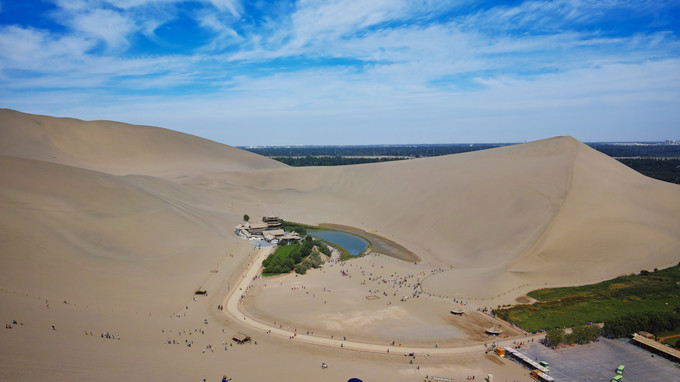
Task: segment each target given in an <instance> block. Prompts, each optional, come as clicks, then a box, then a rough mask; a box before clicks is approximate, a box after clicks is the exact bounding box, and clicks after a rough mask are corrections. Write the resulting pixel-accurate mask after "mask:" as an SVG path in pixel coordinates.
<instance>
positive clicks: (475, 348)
mask: <svg viewBox="0 0 680 382" xmlns="http://www.w3.org/2000/svg"><path fill="white" fill-rule="evenodd" d="M272 249H273V247H266V248H262V249H260V251H259V253H258V255H257V257H256V258H255V260H253V261H252V262H251V263H250V266H249V267H248V269H247V270H246V271H245V272H244V274H243V276H241V278H240V280H239V281H238V285H237V286H236V287H234V288H233V289H232V290H231V291H229V293H228V294H227V295H226V296H225V298H224V299H223V300H222V305H224V306H225V307H226V309H225V310H224V314H225V315H227V316H231V317H232V318H234V319H236V320H238V322H241V323H243V324H244V325H246V326H249V327H251V328H253V329H256V330H258V331H260V332H262V333H269V334H270V335H275V336H280V337H284V338H285V337H288V338H289V339H291V340H294V341H296V342H303V343H308V344H313V345H320V346H326V347H335V348H343V349H348V350H356V351H363V352H372V353H388V352H389V353H394V352H396V354H399V353H414V354H416V355H432V356H435V355H436V356H449V355H461V354H483V353H485V352H486V350H487V347H486V345H485V344H484V343H483V342H478V343H474V344H470V345H464V346H455V347H434V346H432V347H413V346H409V347H404V346H388V345H378V344H372V343H365V342H358V341H345V340H341V339H335V338H326V337H318V336H312V335H306V334H302V333H296V332H294V331H290V330H286V329H283V328H278V327H275V326H270V325H269V324H265V323H263V322H260V321H256V320H253V319H252V318H251V317H248V316H247V315H246V314H244V313H243V312H242V311H241V309H240V305H241V295H243V294H245V293H247V291H248V287H249V286H250V284H251V282H252V281H253V279H254V278H255V277H256V276H257V274H258V272H259V271H260V268H261V267H262V262H263V261H264V260H265V259H266V258H267V256H268V255H269V254H270V253H271V251H272ZM544 336H545V335H544V334H537V335H527V336H524V337H520V338H517V337H514V338H508V339H504V340H500V341H495V342H496V344H497V345H498V346H508V345H512V344H513V341H517V340H522V341H524V342H526V341H530V340H532V339H534V340H536V339H540V338H543V337H544ZM487 342H493V341H487Z"/></svg>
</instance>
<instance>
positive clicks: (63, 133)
mask: <svg viewBox="0 0 680 382" xmlns="http://www.w3.org/2000/svg"><path fill="white" fill-rule="evenodd" d="M678 201H680V187H678V186H675V185H671V184H667V183H663V182H659V181H656V180H652V179H649V178H646V177H644V176H642V175H640V174H638V173H636V172H634V171H632V170H630V169H628V168H626V167H625V166H623V165H620V164H619V163H617V162H616V161H614V160H612V159H611V158H608V157H606V156H604V155H602V154H600V153H597V152H595V151H593V150H592V149H590V148H589V147H587V146H585V145H583V144H582V143H580V142H578V141H576V140H574V139H572V138H569V137H558V138H551V139H546V140H542V141H537V142H531V143H527V144H522V145H516V146H510V147H504V148H500V149H494V150H487V151H481V152H473V153H469V154H464V155H452V156H445V157H438V158H428V159H417V160H408V161H400V162H389V163H380V164H367V165H358V166H344V167H333V168H290V167H286V166H284V165H282V164H280V163H278V162H274V161H272V160H269V159H267V158H263V157H259V156H257V155H254V154H252V153H248V152H245V151H242V150H238V149H235V148H232V147H228V146H224V145H220V144H217V143H214V142H210V141H207V140H204V139H200V138H197V137H192V136H188V135H186V134H180V133H176V132H172V131H169V130H164V129H159V128H154V127H149V126H133V125H126V124H121V123H116V122H110V121H94V122H84V121H78V120H73V119H68V118H52V117H45V116H37V115H30V114H24V113H19V112H16V111H12V110H6V109H5V110H0V306H1V307H2V320H3V321H5V323H6V324H11V322H12V321H13V320H16V321H17V322H18V323H17V324H13V325H12V329H4V330H3V331H2V332H0V379H1V380H33V379H37V378H49V379H51V380H85V379H88V380H102V381H110V380H122V379H129V380H196V381H201V380H203V378H206V379H207V380H219V378H221V376H222V375H223V374H228V375H230V376H232V377H233V378H234V381H260V380H261V381H265V380H338V381H343V380H347V379H348V378H350V377H355V376H356V377H361V378H362V379H363V380H365V381H382V380H413V381H415V380H422V379H423V378H424V377H425V376H426V375H437V376H442V377H450V378H454V380H464V378H465V377H466V376H469V375H475V376H476V377H477V380H479V379H480V378H481V377H482V376H486V374H487V373H493V374H494V375H495V376H497V378H504V379H508V380H522V381H525V380H526V381H528V380H530V379H529V376H528V371H527V370H524V369H522V368H520V367H519V366H517V365H515V364H512V363H509V362H507V361H505V360H499V359H498V358H495V357H493V356H487V355H484V354H483V353H480V352H473V353H470V354H463V355H458V356H455V357H453V356H447V357H436V356H432V357H418V358H417V359H416V360H415V363H414V364H410V363H409V359H407V358H405V357H404V356H403V354H389V355H388V354H372V353H364V352H356V351H350V350H345V349H333V348H327V347H323V346H314V345H309V344H303V343H296V342H295V341H291V340H289V339H287V338H280V337H276V336H268V335H266V333H257V332H253V331H252V329H250V328H249V327H247V326H244V325H243V324H242V323H240V322H238V320H237V319H234V318H230V317H227V316H226V315H224V314H223V313H224V312H222V311H219V310H218V309H217V306H218V305H219V304H221V301H222V300H223V299H224V296H225V295H226V294H227V293H228V291H229V289H230V288H233V287H234V286H235V285H236V283H237V281H238V280H239V278H240V276H241V275H242V274H243V272H244V271H245V270H246V269H247V267H248V264H249V262H250V261H251V260H252V259H253V258H255V256H256V254H257V251H256V249H255V248H254V247H252V246H251V245H250V244H249V243H247V242H246V241H243V240H241V239H239V238H237V237H236V236H235V235H234V234H233V227H234V226H235V225H236V224H238V223H240V222H241V219H242V216H243V215H244V214H249V215H250V216H251V217H253V218H254V219H256V218H259V217H260V216H265V215H269V214H278V215H280V216H281V217H283V218H284V219H287V220H292V221H298V222H303V223H308V224H320V223H324V222H334V223H336V224H341V225H345V226H349V227H355V228H357V229H360V230H363V231H365V232H368V233H373V234H375V235H378V236H381V237H384V238H386V239H389V240H391V241H393V242H394V243H397V244H399V245H401V246H403V247H404V248H405V249H407V250H408V251H410V252H412V253H413V254H415V255H416V256H418V258H419V261H418V262H417V263H416V264H414V263H413V262H410V261H408V262H406V261H400V260H398V259H395V258H390V257H385V256H379V255H373V256H367V257H365V258H362V259H356V260H352V261H348V262H345V263H344V264H340V263H337V264H332V266H331V264H327V265H325V266H324V268H323V269H321V270H314V271H311V272H309V274H307V275H304V276H299V277H296V276H295V275H285V276H279V277H276V278H271V279H270V278H266V279H256V280H254V281H255V282H254V284H253V287H252V288H251V289H250V290H249V291H248V296H247V297H246V298H245V300H244V303H243V308H244V310H245V312H246V314H248V315H249V316H250V317H253V318H255V319H258V320H262V321H263V322H272V323H273V322H277V323H279V324H281V325H286V326H289V327H291V328H293V329H298V330H304V331H305V333H306V331H307V330H310V331H314V332H315V333H318V334H319V335H333V336H336V335H342V336H343V337H345V336H346V337H348V338H351V339H354V340H363V341H366V342H370V343H387V342H390V343H391V341H403V342H404V343H405V344H410V345H413V346H432V342H434V341H436V342H439V343H440V344H441V345H442V346H452V347H456V346H465V345H466V342H468V343H469V342H475V341H478V342H479V343H482V341H484V342H486V341H488V339H487V338H485V335H483V334H481V333H480V331H479V328H480V326H481V327H482V328H483V326H482V325H487V321H486V320H487V319H488V318H487V317H485V316H483V315H481V314H478V313H473V312H472V311H474V310H475V309H476V308H483V307H485V306H486V307H494V306H496V305H498V304H503V303H509V302H513V301H514V300H515V299H516V298H517V297H518V296H521V295H522V294H524V293H526V291H528V290H530V289H533V288H535V287H539V286H540V287H542V286H545V285H566V284H572V285H573V284H583V283H588V282H592V281H597V280H600V279H605V278H610V277H614V276H617V275H620V274H624V273H631V272H637V271H639V270H640V269H649V268H654V267H659V268H661V267H664V266H666V265H671V264H676V263H677V261H678V257H677V253H678V250H679V249H680V203H678ZM342 270H344V271H345V272H344V273H345V274H343V273H342V272H341V271H342ZM408 275H410V276H411V277H409V278H408V279H407V280H406V282H405V284H402V285H399V286H398V287H397V286H396V285H395V284H393V283H392V284H390V282H389V280H391V279H398V278H399V277H401V278H404V277H406V276H408ZM349 276H351V278H350V277H349ZM372 278H377V279H376V280H372ZM418 278H420V279H421V280H420V282H421V292H420V294H419V297H418V298H408V299H405V300H404V301H401V299H402V298H403V297H404V296H407V297H408V296H410V294H412V293H413V291H414V290H413V281H414V280H417V279H418ZM383 280H388V281H387V282H383ZM364 281H365V283H362V282H364ZM277 282H278V285H276V283H277ZM265 284H267V285H265ZM409 284H410V286H409ZM198 288H202V289H205V290H207V291H208V292H209V294H208V296H194V294H193V293H194V291H195V290H196V289H198ZM324 288H326V292H324ZM376 289H377V290H376ZM308 292H309V293H308ZM368 296H376V297H377V298H373V297H370V298H367V297H368ZM322 299H323V300H322ZM323 301H326V303H325V304H323ZM454 301H463V302H465V303H466V305H465V307H466V310H469V311H470V313H471V314H469V315H465V316H463V317H453V316H452V315H450V314H449V313H448V311H449V310H450V309H451V308H452V307H453V306H454V305H455V304H458V303H456V302H454ZM456 318H462V319H461V320H455V319H456ZM206 321H207V324H206V323H205V322H206ZM22 322H23V325H21V324H20V323H22ZM52 325H54V330H53V329H52ZM249 330H250V332H248V331H249ZM237 331H245V332H248V334H250V335H251V336H252V337H253V338H254V339H255V340H257V345H255V344H250V345H242V346H237V345H233V346H230V344H229V343H230V341H229V338H230V337H231V335H232V334H233V332H237ZM90 332H92V335H91V336H90V335H89V333H90ZM104 332H108V333H110V334H113V335H114V339H105V338H102V337H101V334H103V333H104ZM86 333H87V335H86ZM508 333H509V335H514V333H510V332H508ZM118 336H120V340H118V339H117V338H118ZM173 340H174V343H173ZM168 341H169V343H168ZM189 341H191V345H192V346H191V347H189V346H188V344H189V343H190V342H189ZM224 342H226V343H228V344H229V345H227V350H224V346H225V345H224V344H223V343H224ZM322 362H326V363H328V365H329V367H328V368H327V369H323V370H322V369H321V368H320V364H321V363H322Z"/></svg>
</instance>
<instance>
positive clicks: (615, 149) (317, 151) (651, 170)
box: [244, 143, 680, 184]
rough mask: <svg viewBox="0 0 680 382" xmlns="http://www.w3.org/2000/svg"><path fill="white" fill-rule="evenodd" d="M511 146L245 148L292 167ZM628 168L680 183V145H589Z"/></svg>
mask: <svg viewBox="0 0 680 382" xmlns="http://www.w3.org/2000/svg"><path fill="white" fill-rule="evenodd" d="M507 145H509V144H505V143H498V144H489V143H481V144H431V145H427V144H423V145H367V146H295V147H285V146H269V147H244V149H245V150H248V151H251V152H254V153H257V154H260V155H264V156H267V157H270V158H272V159H274V160H277V161H279V162H282V163H285V164H287V165H289V166H294V167H302V166H343V165H353V164H363V163H374V162H388V161H395V160H403V159H409V158H422V157H435V156H440V155H449V154H459V153H464V152H470V151H478V150H486V149H491V148H496V147H501V146H507ZM588 145H589V146H590V147H592V148H594V149H595V150H598V151H600V152H602V153H604V154H607V155H609V156H610V157H613V158H617V159H618V160H619V161H620V162H621V163H623V164H625V165H626V166H628V167H630V168H632V169H634V170H636V171H638V172H640V173H642V174H644V175H646V176H649V177H651V178H654V179H659V180H663V181H666V182H670V183H676V184H680V167H679V166H680V145H666V144H646V145H621V144H612V143H588Z"/></svg>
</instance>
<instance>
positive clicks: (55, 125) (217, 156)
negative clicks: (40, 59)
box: [0, 109, 285, 177]
mask: <svg viewBox="0 0 680 382" xmlns="http://www.w3.org/2000/svg"><path fill="white" fill-rule="evenodd" d="M0 121H2V128H1V129H0V153H1V154H3V155H9V156H16V157H21V158H29V159H38V160H43V161H47V162H54V163H61V164H66V165H71V166H76V167H82V168H87V169H92V170H97V171H102V172H107V173H111V174H121V175H125V174H144V175H154V176H169V177H181V176H186V175H195V174H197V173H201V172H207V171H233V170H250V169H257V168H276V167H285V165H283V164H281V163H280V162H276V161H273V160H271V159H267V158H265V157H262V156H259V155H256V154H252V153H250V152H248V151H244V150H239V149H236V148H233V147H229V146H225V145H221V144H219V143H215V142H212V141H209V140H206V139H203V138H199V137H196V136H192V135H187V134H183V133H178V132H176V131H172V130H167V129H162V128H158V127H152V126H138V125H129V124H126V123H120V122H112V121H81V120H77V119H73V118H54V117H45V116H41V115H33V114H25V113H20V112H17V111H14V110H9V109H0Z"/></svg>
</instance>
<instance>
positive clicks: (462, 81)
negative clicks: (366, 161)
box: [0, 0, 680, 145]
mask: <svg viewBox="0 0 680 382" xmlns="http://www.w3.org/2000/svg"><path fill="white" fill-rule="evenodd" d="M679 30H680V1H664V0H627V1H616V0H594V1H587V0H562V1H505V2H502V1H481V0H480V1H471V0H470V1H468V0H460V1H450V2H448V1H436V0H432V1H416V0H412V1H399V0H357V1H355V0H346V1H315V0H304V1H262V0H256V1H239V0H202V1H177V0H117V1H109V0H45V1H37V0H12V1H8V0H0V107H6V108H12V109H17V110H20V111H24V112H28V113H36V114H47V115H54V116H65V117H75V118H81V119H86V120H93V119H110V120H116V121H122V122H129V123H135V124H149V125H154V126H161V127H166V128H170V129H173V130H178V131H182V132H187V133H190V134H195V135H198V136H202V137H205V138H209V139H212V140H216V141H218V142H222V143H226V144H230V145H282V144H379V143H456V142H519V141H524V140H534V139H541V138H546V137H551V136H555V135H571V136H574V137H575V138H577V139H580V140H582V141H635V140H646V141H649V140H663V139H680V39H679Z"/></svg>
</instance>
